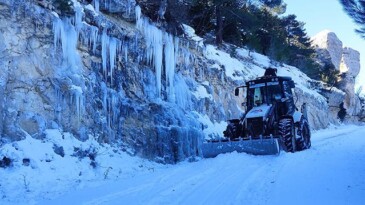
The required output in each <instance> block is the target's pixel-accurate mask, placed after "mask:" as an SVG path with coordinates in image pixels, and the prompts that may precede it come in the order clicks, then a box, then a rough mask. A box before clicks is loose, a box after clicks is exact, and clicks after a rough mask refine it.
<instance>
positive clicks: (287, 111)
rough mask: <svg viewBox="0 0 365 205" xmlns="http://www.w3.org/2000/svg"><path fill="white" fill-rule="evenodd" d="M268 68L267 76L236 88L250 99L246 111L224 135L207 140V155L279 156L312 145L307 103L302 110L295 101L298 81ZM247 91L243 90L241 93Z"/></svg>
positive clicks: (246, 102) (237, 94) (247, 101)
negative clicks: (281, 151)
mask: <svg viewBox="0 0 365 205" xmlns="http://www.w3.org/2000/svg"><path fill="white" fill-rule="evenodd" d="M276 73H277V70H276V69H274V68H268V69H266V71H265V74H264V76H262V77H259V78H257V79H255V80H251V81H248V82H246V84H245V85H244V86H240V87H237V88H236V89H235V95H236V96H239V95H240V93H243V94H242V97H244V99H246V101H245V102H243V103H242V105H243V106H244V107H245V108H246V109H245V110H246V112H245V113H244V114H243V116H242V117H241V118H240V119H233V120H229V122H228V126H227V128H226V130H225V131H224V133H223V134H224V138H223V139H219V140H210V141H207V142H205V143H203V147H202V152H203V157H206V158H209V157H215V156H217V155H218V154H221V153H227V152H233V151H237V152H246V153H249V154H254V155H275V154H279V153H280V150H285V151H286V152H296V151H301V150H305V149H308V148H310V146H311V139H310V138H311V133H310V128H309V124H308V120H307V111H306V105H305V104H303V105H302V107H301V111H298V109H297V108H296V106H295V104H294V98H293V90H292V89H293V88H294V87H295V85H294V81H293V80H292V79H291V78H290V77H282V76H277V75H276ZM240 91H243V92H240Z"/></svg>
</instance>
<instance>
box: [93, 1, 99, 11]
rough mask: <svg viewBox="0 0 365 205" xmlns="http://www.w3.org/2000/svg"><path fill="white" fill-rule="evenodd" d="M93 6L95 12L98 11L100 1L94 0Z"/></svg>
mask: <svg viewBox="0 0 365 205" xmlns="http://www.w3.org/2000/svg"><path fill="white" fill-rule="evenodd" d="M94 8H95V11H96V12H97V13H99V12H100V2H99V0H94Z"/></svg>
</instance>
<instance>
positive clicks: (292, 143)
mask: <svg viewBox="0 0 365 205" xmlns="http://www.w3.org/2000/svg"><path fill="white" fill-rule="evenodd" d="M279 134H280V136H281V138H280V139H281V145H282V147H283V149H284V150H285V151H286V152H295V151H296V140H295V128H294V122H293V120H292V119H290V118H283V119H281V120H280V121H279Z"/></svg>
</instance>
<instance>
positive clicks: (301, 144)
mask: <svg viewBox="0 0 365 205" xmlns="http://www.w3.org/2000/svg"><path fill="white" fill-rule="evenodd" d="M298 134H299V135H300V138H299V139H298V140H297V148H298V151H302V150H305V149H309V148H310V147H311V133H310V129H309V125H308V121H307V120H306V119H304V118H302V119H301V120H300V124H299V133H298Z"/></svg>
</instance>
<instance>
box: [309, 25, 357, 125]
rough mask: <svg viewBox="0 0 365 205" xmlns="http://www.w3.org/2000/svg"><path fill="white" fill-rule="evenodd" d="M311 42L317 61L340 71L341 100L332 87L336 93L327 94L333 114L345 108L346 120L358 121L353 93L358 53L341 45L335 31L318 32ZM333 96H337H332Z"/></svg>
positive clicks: (355, 98) (355, 97) (355, 99)
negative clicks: (342, 94)
mask: <svg viewBox="0 0 365 205" xmlns="http://www.w3.org/2000/svg"><path fill="white" fill-rule="evenodd" d="M312 44H313V46H314V47H315V48H316V51H317V53H318V56H319V61H320V62H322V63H323V64H325V63H331V64H333V65H334V67H335V68H336V70H338V71H339V72H340V76H341V77H340V79H339V84H338V86H337V87H338V88H339V89H340V90H342V91H343V92H344V94H345V96H344V99H343V101H341V102H340V103H339V99H341V97H339V94H340V93H339V92H338V91H335V90H334V89H330V90H331V91H333V92H335V93H337V94H334V95H332V96H329V95H331V94H329V93H328V92H327V93H326V94H325V95H327V97H328V98H329V104H330V105H331V107H332V111H333V112H334V113H333V114H336V112H339V111H340V110H343V109H346V118H345V120H347V121H352V122H356V121H358V115H359V113H360V110H361V105H360V99H359V97H358V96H356V95H355V79H356V76H357V75H358V74H359V72H360V53H359V52H358V51H356V50H354V49H352V48H349V47H343V43H342V42H341V40H340V39H338V37H337V36H336V34H335V33H333V32H331V31H328V30H325V31H322V32H320V33H318V34H317V35H316V36H314V37H313V38H312ZM333 96H337V97H336V98H333Z"/></svg>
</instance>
